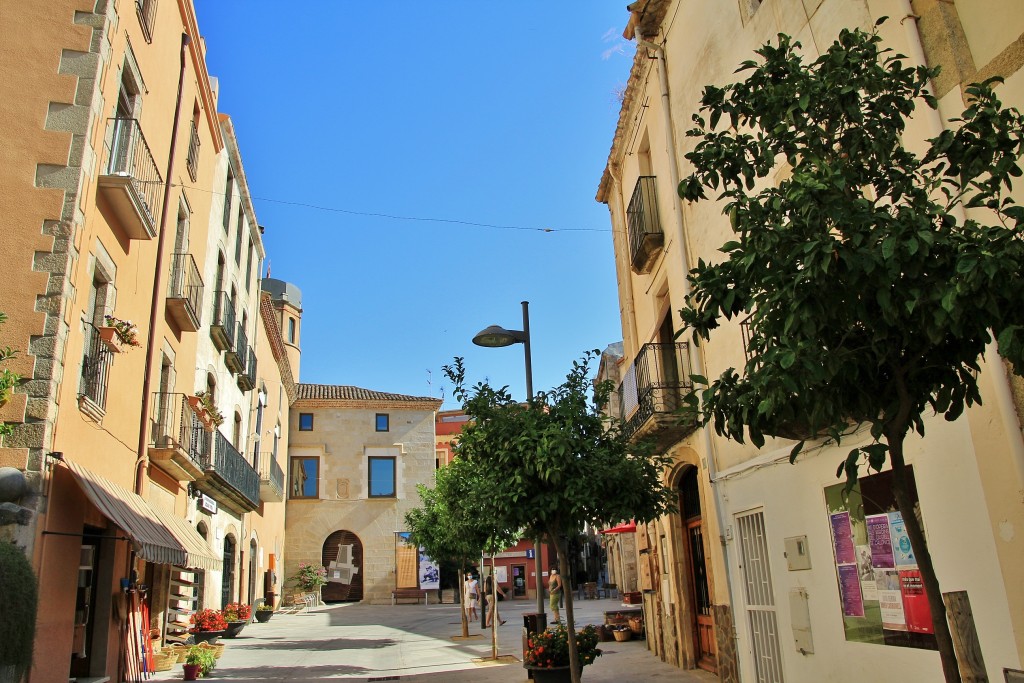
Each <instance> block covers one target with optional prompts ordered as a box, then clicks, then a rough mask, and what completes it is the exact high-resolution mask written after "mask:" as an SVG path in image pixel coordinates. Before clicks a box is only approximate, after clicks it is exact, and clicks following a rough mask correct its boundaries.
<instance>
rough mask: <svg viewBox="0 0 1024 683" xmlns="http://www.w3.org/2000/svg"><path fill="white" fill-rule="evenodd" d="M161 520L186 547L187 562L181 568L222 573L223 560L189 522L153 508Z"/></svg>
mask: <svg viewBox="0 0 1024 683" xmlns="http://www.w3.org/2000/svg"><path fill="white" fill-rule="evenodd" d="M153 512H155V513H156V514H157V515H158V516H159V517H160V519H162V520H163V522H164V524H165V525H166V526H167V528H168V529H169V530H170V532H171V533H172V534H174V536H175V537H176V538H177V539H178V541H179V542H180V543H181V545H183V546H185V561H184V562H183V563H182V564H180V565H179V566H181V567H185V568H187V569H210V570H213V571H220V570H221V568H222V567H223V565H224V562H223V561H222V560H221V558H219V557H217V554H216V553H214V552H213V548H211V547H210V544H209V543H207V542H206V539H205V538H203V537H202V536H200V535H199V532H198V531H196V530H195V529H193V528H192V526H191V525H189V523H188V522H186V521H185V520H184V519H182V518H181V517H178V516H177V515H172V514H169V513H166V512H163V511H161V510H157V509H155V508H153Z"/></svg>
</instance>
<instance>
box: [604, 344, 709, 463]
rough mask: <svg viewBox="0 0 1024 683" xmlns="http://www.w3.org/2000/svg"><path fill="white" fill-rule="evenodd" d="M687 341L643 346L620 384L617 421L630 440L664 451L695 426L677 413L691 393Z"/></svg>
mask: <svg viewBox="0 0 1024 683" xmlns="http://www.w3.org/2000/svg"><path fill="white" fill-rule="evenodd" d="M688 351H689V349H688V344H687V343H686V342H669V343H652V344H644V345H643V346H642V347H641V348H640V352H639V353H638V354H637V355H636V358H635V359H634V360H633V363H632V365H630V366H629V369H628V370H627V371H626V373H625V375H623V378H622V383H621V384H620V385H619V410H620V414H619V418H620V419H621V421H622V428H623V430H624V431H625V433H626V435H627V436H629V437H630V438H634V439H639V438H645V439H651V440H653V441H654V443H655V446H656V447H657V448H659V449H665V448H667V447H669V446H671V445H672V444H674V443H676V442H677V441H678V440H679V439H681V438H683V437H684V436H686V435H687V434H690V433H691V432H692V431H693V430H694V428H695V424H694V423H693V421H692V420H684V419H683V417H682V416H680V415H679V414H677V413H678V411H679V409H680V408H682V406H683V398H684V397H685V396H686V395H687V394H689V393H690V392H691V391H692V390H693V383H692V382H691V381H690V361H689V355H688Z"/></svg>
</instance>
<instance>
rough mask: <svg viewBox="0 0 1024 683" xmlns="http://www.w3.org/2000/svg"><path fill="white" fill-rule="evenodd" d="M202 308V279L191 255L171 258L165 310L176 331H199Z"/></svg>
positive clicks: (176, 255)
mask: <svg viewBox="0 0 1024 683" xmlns="http://www.w3.org/2000/svg"><path fill="white" fill-rule="evenodd" d="M202 308H203V278H201V277H200V276H199V268H198V267H197V266H196V260H195V259H194V258H192V254H174V255H172V256H171V280H170V282H168V283H167V310H168V311H169V312H170V314H171V317H172V318H173V319H174V322H175V323H177V325H178V329H180V330H184V331H185V332H195V331H196V330H198V329H199V323H200V322H201V320H200V313H201V311H202Z"/></svg>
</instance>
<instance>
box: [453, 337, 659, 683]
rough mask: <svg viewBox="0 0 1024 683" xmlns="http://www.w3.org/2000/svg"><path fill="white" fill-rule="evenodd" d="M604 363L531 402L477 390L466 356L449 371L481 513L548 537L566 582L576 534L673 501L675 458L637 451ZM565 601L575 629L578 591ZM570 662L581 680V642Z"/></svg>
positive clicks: (580, 369)
mask: <svg viewBox="0 0 1024 683" xmlns="http://www.w3.org/2000/svg"><path fill="white" fill-rule="evenodd" d="M597 355H598V352H597V351H590V352H587V353H586V354H585V355H584V357H583V359H582V360H579V361H576V362H574V363H573V366H572V370H571V371H570V372H569V374H568V375H567V376H566V379H565V382H563V383H562V384H561V385H559V386H558V387H555V388H554V389H552V390H551V391H548V392H541V393H539V394H537V395H536V396H535V397H532V398H531V400H530V401H529V402H528V403H525V404H522V403H518V402H516V401H514V400H513V399H512V397H511V395H510V394H509V392H508V388H507V387H502V388H500V389H495V388H494V387H491V386H490V385H489V384H487V383H485V382H481V383H478V384H476V385H475V386H473V387H472V388H470V387H467V386H466V381H465V379H466V373H465V367H464V365H463V362H462V359H461V358H456V359H455V362H454V364H453V365H450V366H446V367H445V369H444V370H445V374H446V375H447V377H448V379H449V380H451V381H452V383H453V384H454V385H455V392H454V394H455V397H456V398H457V399H459V400H460V401H462V406H463V409H464V410H465V411H466V413H467V415H469V416H470V417H471V418H472V421H471V422H469V423H467V425H466V427H465V429H463V431H462V434H461V436H460V438H459V440H458V442H457V444H456V446H455V456H456V459H457V460H463V461H464V462H466V463H467V464H468V465H469V466H470V467H471V468H472V472H473V476H474V477H475V479H476V481H477V483H476V484H475V485H474V486H473V487H472V491H473V492H474V493H475V494H476V495H474V496H473V507H474V508H476V509H477V510H478V511H479V514H481V515H482V516H483V518H484V519H486V520H488V521H490V522H491V523H493V524H494V525H495V528H498V529H505V530H509V531H513V530H518V531H523V532H525V533H526V534H527V535H533V536H543V537H545V538H547V540H548V541H549V542H550V543H552V544H554V545H555V547H556V548H557V549H558V555H559V565H560V566H559V569H560V571H561V573H562V575H563V576H568V562H567V558H566V536H567V535H568V534H572V533H575V532H577V531H579V530H582V528H583V527H584V525H585V524H588V523H589V524H593V525H595V526H599V525H601V524H603V523H606V522H608V521H618V520H622V519H630V518H632V519H636V520H637V521H638V522H649V521H653V520H654V519H656V518H658V517H660V516H661V515H663V514H665V513H666V512H667V511H669V509H670V508H671V501H672V497H673V494H672V492H671V491H670V490H669V489H666V488H665V486H664V485H663V483H662V475H663V472H664V469H665V467H666V466H667V465H668V464H669V462H670V461H669V459H668V458H667V457H665V456H664V455H650V454H648V453H647V452H646V449H644V448H643V446H642V445H641V444H632V443H630V442H629V440H628V439H627V438H626V436H625V434H624V433H623V432H622V430H621V429H620V427H619V425H617V424H615V423H613V422H611V421H609V420H608V419H607V418H605V417H604V415H603V414H602V413H601V407H602V406H604V405H605V404H606V403H607V401H608V397H609V396H610V394H611V391H612V389H613V386H612V383H611V382H608V381H605V382H601V383H598V384H597V385H596V386H592V385H591V382H590V379H589V377H588V374H589V370H590V363H591V361H592V360H593V359H594V358H595V357H597ZM591 391H593V394H591ZM538 581H539V577H538ZM539 589H540V586H538V590H539ZM565 597H566V622H567V625H568V628H569V630H570V631H573V630H574V624H573V610H572V594H571V592H569V591H567V592H566V594H565ZM569 658H570V661H571V663H572V666H571V667H570V669H571V672H572V675H573V680H574V681H577V682H578V680H579V668H578V667H579V657H578V652H577V649H576V642H575V640H574V639H572V638H570V639H569Z"/></svg>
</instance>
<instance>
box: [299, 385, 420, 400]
mask: <svg viewBox="0 0 1024 683" xmlns="http://www.w3.org/2000/svg"><path fill="white" fill-rule="evenodd" d="M298 389H299V400H300V401H301V400H303V399H314V400H317V399H319V400H327V401H332V400H333V401H402V402H422V403H440V399H437V398H434V397H432V396H406V395H405V394H391V393H388V392H384V391H373V390H371V389H363V388H361V387H354V386H350V385H347V384H299V385H298Z"/></svg>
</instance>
